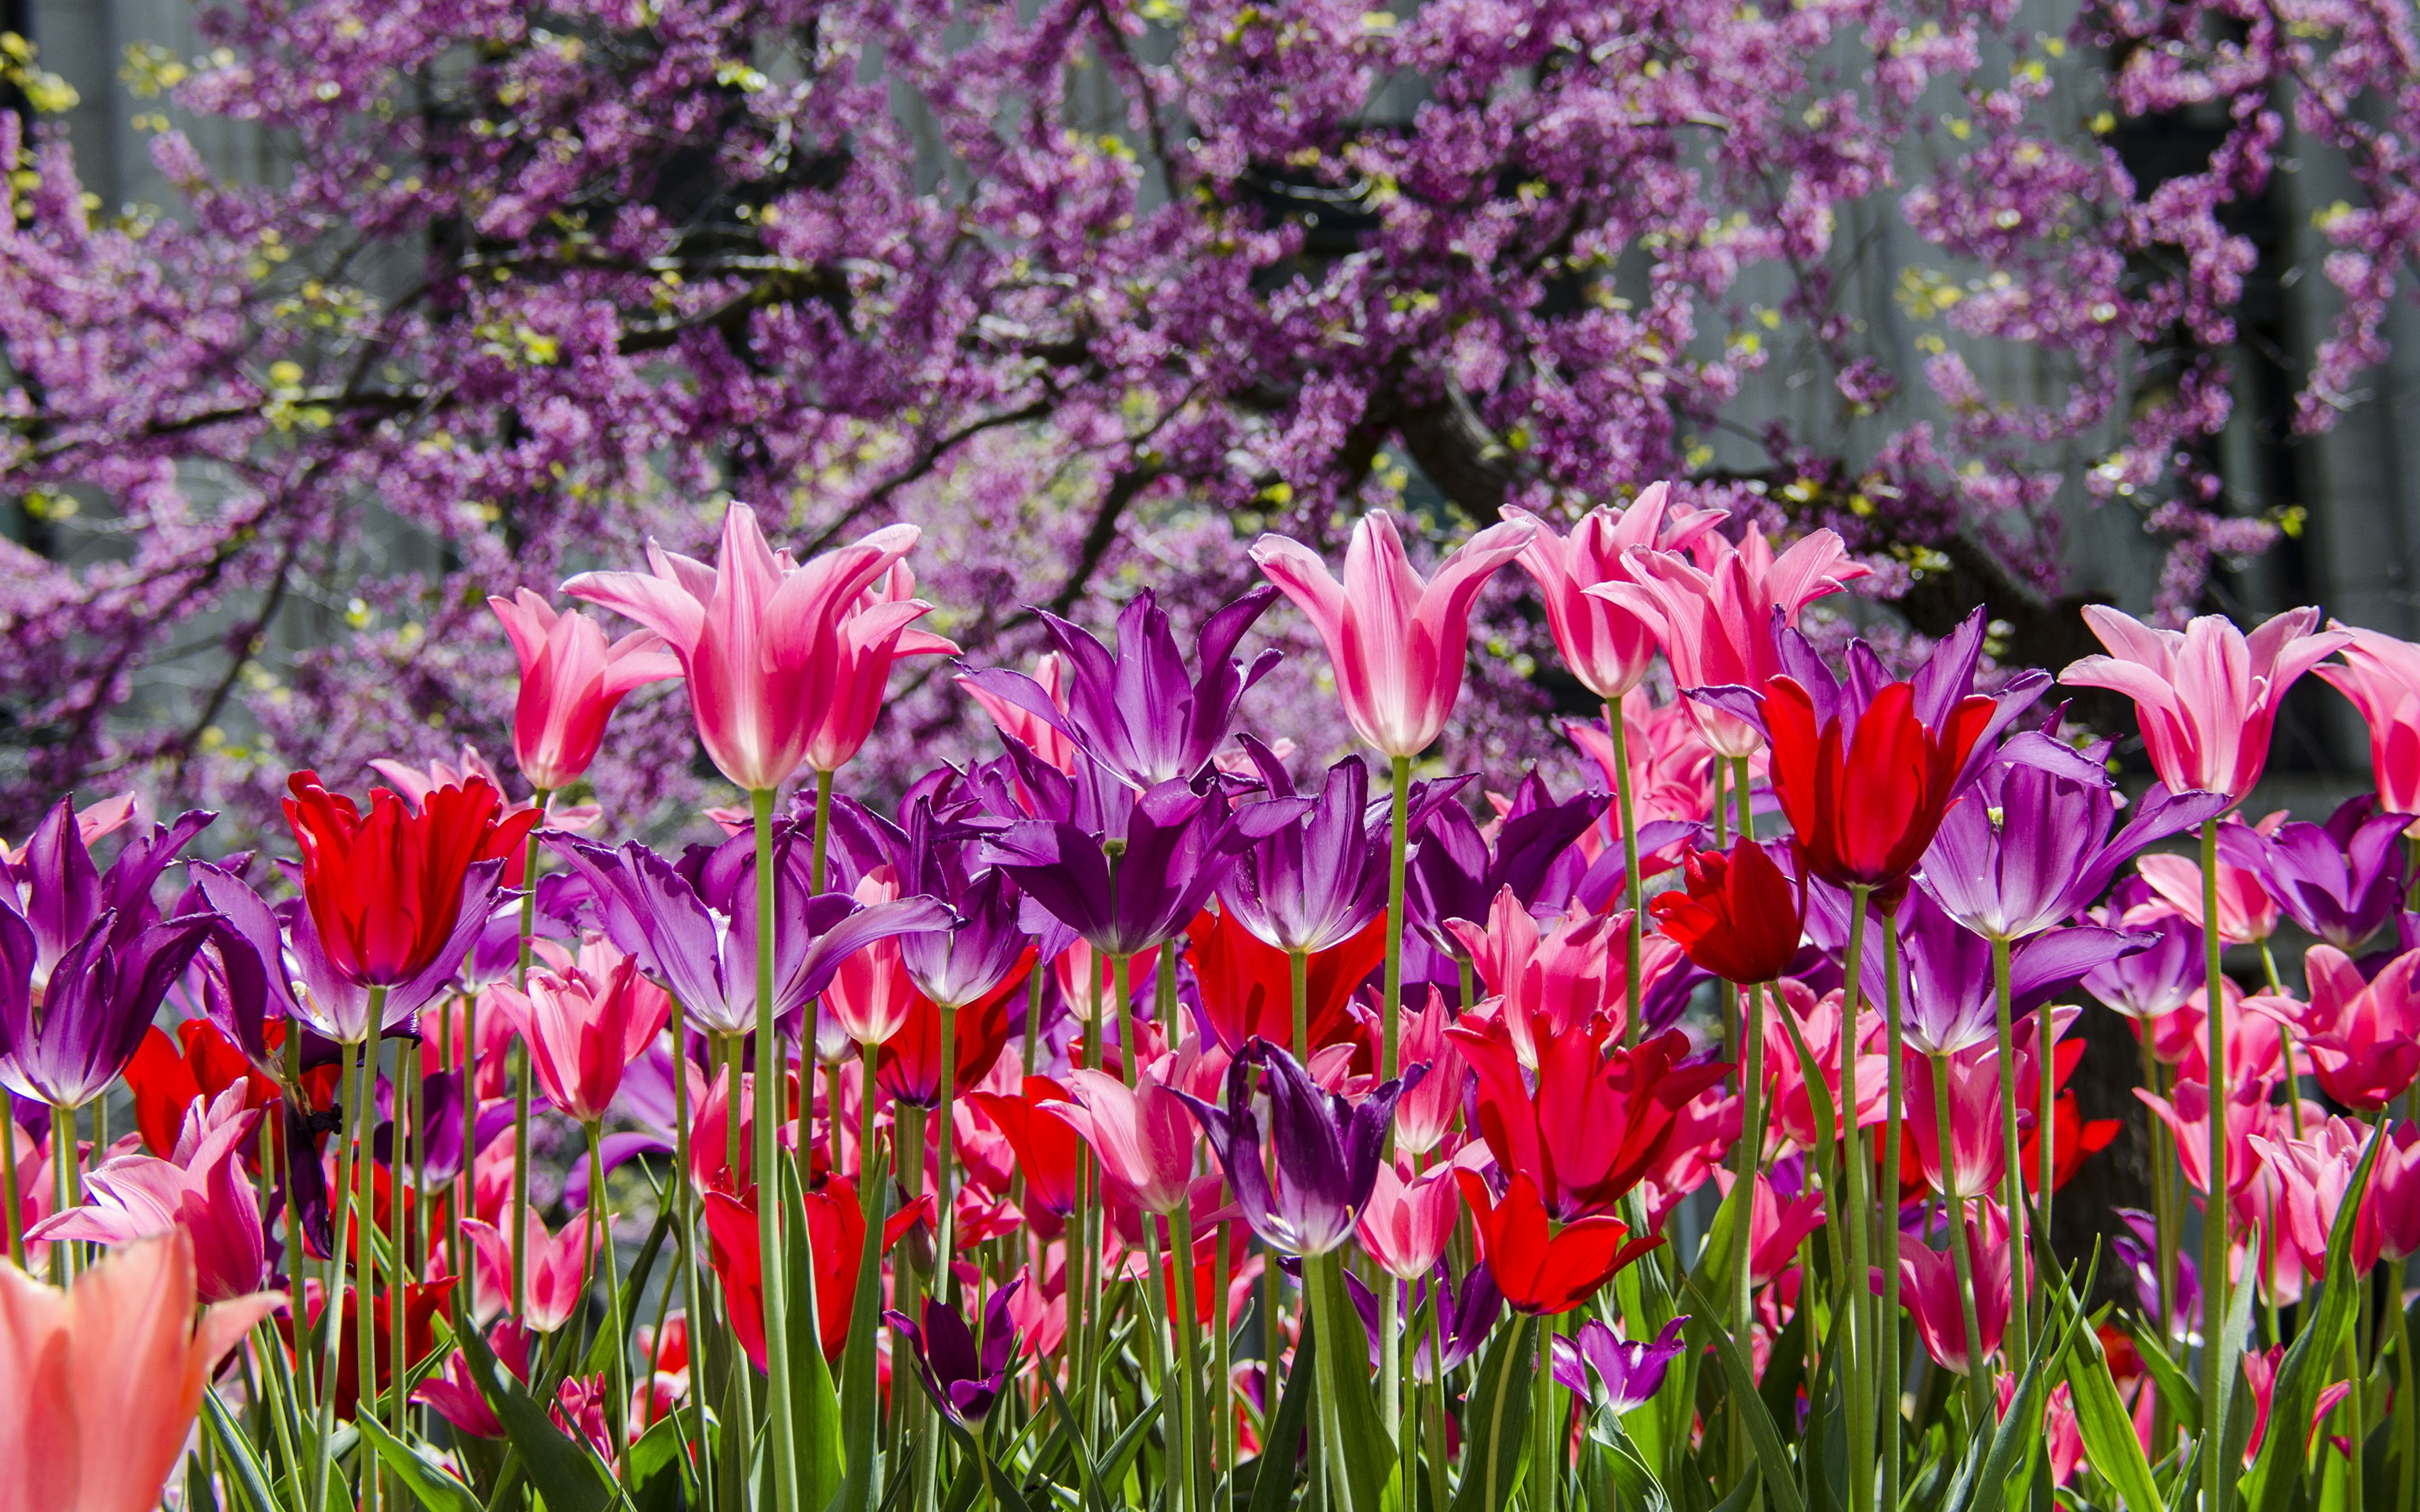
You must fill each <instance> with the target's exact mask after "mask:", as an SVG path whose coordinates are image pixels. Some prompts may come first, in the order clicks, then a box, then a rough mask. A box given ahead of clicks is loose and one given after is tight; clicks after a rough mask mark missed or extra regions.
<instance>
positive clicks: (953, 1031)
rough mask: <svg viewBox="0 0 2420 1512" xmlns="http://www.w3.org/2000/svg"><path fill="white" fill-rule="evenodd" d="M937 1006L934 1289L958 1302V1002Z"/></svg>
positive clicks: (943, 1297) (949, 1301) (944, 1298)
mask: <svg viewBox="0 0 2420 1512" xmlns="http://www.w3.org/2000/svg"><path fill="white" fill-rule="evenodd" d="M935 1007H936V1009H937V1011H939V1015H940V1020H941V1093H940V1103H939V1106H938V1107H937V1108H936V1109H935V1124H936V1127H935V1130H934V1134H933V1139H934V1144H935V1146H936V1149H935V1153H934V1157H933V1159H934V1176H933V1204H934V1206H933V1212H934V1219H933V1254H934V1255H935V1257H936V1258H935V1260H934V1263H933V1271H934V1275H933V1289H934V1292H935V1294H936V1295H938V1296H939V1298H940V1299H941V1302H942V1303H943V1304H945V1305H948V1306H955V1305H956V1304H957V1290H958V1273H957V1269H956V1268H955V1267H954V1266H953V1265H952V1264H951V1263H950V1258H951V1257H952V1256H954V1255H955V1254H956V1253H957V1251H956V1248H955V1243H956V1239H957V1227H958V1226H957V1214H956V1213H955V1212H954V1211H952V1208H953V1206H954V1204H953V1203H952V1200H951V1198H952V1196H953V1194H952V1192H951V1190H950V1179H951V1175H952V1172H951V1169H950V1165H951V1160H950V1157H951V1155H952V1153H953V1147H954V1146H955V1145H956V1144H957V1138H956V1134H957V1124H956V1122H955V1121H954V1120H955V1119H956V1117H957V1113H956V1103H957V1080H958V1062H957V1053H958V1010H957V1006H956V1005H955V1004H952V1003H943V1004H937V1005H935Z"/></svg>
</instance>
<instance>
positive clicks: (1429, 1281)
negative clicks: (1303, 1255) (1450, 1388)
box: [1282, 1260, 1504, 1381]
mask: <svg viewBox="0 0 2420 1512" xmlns="http://www.w3.org/2000/svg"><path fill="white" fill-rule="evenodd" d="M1282 1264H1283V1268H1284V1269H1285V1271H1286V1273H1287V1274H1289V1275H1298V1274H1299V1273H1300V1266H1301V1262H1300V1261H1298V1260H1286V1261H1284V1262H1282ZM1395 1284H1396V1285H1397V1286H1398V1287H1399V1288H1403V1289H1402V1290H1401V1291H1400V1293H1399V1295H1400V1296H1401V1298H1402V1312H1401V1314H1400V1316H1401V1317H1404V1318H1413V1317H1416V1316H1418V1314H1419V1310H1420V1308H1421V1306H1422V1305H1423V1304H1426V1303H1427V1301H1428V1295H1429V1292H1430V1291H1431V1290H1432V1289H1434V1290H1435V1292H1436V1294H1437V1301H1438V1304H1440V1305H1441V1306H1442V1307H1443V1308H1444V1333H1445V1368H1446V1373H1447V1374H1448V1375H1450V1374H1452V1373H1453V1372H1454V1371H1456V1370H1459V1369H1461V1368H1462V1367H1463V1366H1464V1365H1467V1364H1469V1363H1470V1359H1471V1356H1473V1355H1475V1354H1477V1353H1478V1352H1479V1350H1480V1347H1481V1346H1482V1345H1484V1344H1485V1343H1486V1342H1487V1335H1488V1334H1489V1332H1490V1331H1491V1330H1493V1329H1494V1328H1495V1327H1496V1319H1498V1318H1500V1317H1502V1316H1503V1314H1504V1293H1503V1292H1501V1291H1498V1290H1497V1288H1496V1278H1495V1277H1494V1276H1492V1275H1490V1274H1488V1273H1487V1267H1486V1265H1485V1264H1483V1263H1482V1264H1478V1265H1473V1266H1472V1267H1471V1268H1470V1270H1469V1272H1468V1273H1466V1274H1465V1275H1464V1276H1463V1278H1462V1284H1461V1285H1460V1286H1455V1285H1454V1284H1453V1272H1452V1269H1451V1268H1450V1267H1449V1266H1448V1265H1447V1264H1446V1262H1445V1261H1443V1260H1439V1261H1437V1263H1436V1269H1435V1272H1434V1273H1431V1274H1429V1275H1428V1276H1426V1277H1424V1278H1422V1279H1421V1280H1420V1281H1419V1283H1418V1284H1417V1285H1414V1284H1413V1283H1410V1282H1397V1283H1395ZM1344 1289H1345V1292H1346V1294H1347V1295H1349V1296H1350V1297H1351V1298H1352V1299H1353V1310H1354V1311H1356V1312H1357V1313H1359V1314H1360V1315H1361V1328H1362V1332H1363V1333H1364V1334H1366V1335H1368V1336H1369V1339H1370V1368H1371V1369H1373V1370H1375V1369H1377V1368H1378V1321H1379V1320H1378V1294H1377V1293H1376V1292H1374V1291H1372V1290H1371V1289H1370V1288H1369V1286H1368V1285H1367V1284H1366V1283H1365V1282H1363V1281H1362V1279H1361V1278H1360V1277H1359V1276H1357V1275H1355V1274H1354V1273H1352V1272H1350V1271H1347V1272H1345V1273H1344ZM1436 1354H1437V1350H1436V1347H1435V1345H1434V1344H1432V1343H1431V1342H1430V1340H1429V1331H1428V1330H1427V1329H1425V1328H1423V1329H1421V1330H1419V1338H1418V1340H1417V1342H1416V1343H1415V1344H1414V1345H1413V1347H1412V1360H1411V1367H1410V1368H1411V1372H1412V1379H1413V1380H1414V1381H1434V1380H1435V1379H1436V1366H1435V1363H1434V1362H1435V1358H1436Z"/></svg>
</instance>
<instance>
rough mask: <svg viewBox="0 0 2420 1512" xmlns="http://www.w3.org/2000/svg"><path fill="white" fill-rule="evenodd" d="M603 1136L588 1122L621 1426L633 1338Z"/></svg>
mask: <svg viewBox="0 0 2420 1512" xmlns="http://www.w3.org/2000/svg"><path fill="white" fill-rule="evenodd" d="M675 1073H677V1072H675ZM604 1137H605V1130H604V1127H603V1126H602V1125H601V1124H595V1123H592V1124H590V1125H589V1126H588V1211H589V1213H590V1214H591V1216H592V1217H593V1218H594V1220H595V1222H596V1225H597V1228H596V1235H597V1239H596V1242H594V1244H593V1245H592V1247H591V1248H590V1249H589V1251H588V1256H589V1263H590V1264H591V1265H592V1266H593V1265H595V1264H596V1263H597V1260H598V1258H599V1257H602V1259H603V1261H604V1272H605V1305H606V1316H607V1317H608V1318H610V1319H612V1327H613V1386H614V1396H613V1400H612V1401H611V1402H608V1403H607V1404H606V1408H605V1417H606V1421H607V1422H609V1423H611V1424H613V1425H614V1426H615V1427H619V1426H620V1424H621V1422H622V1414H623V1413H624V1412H627V1411H628V1405H629V1401H630V1362H629V1355H628V1345H629V1342H630V1339H629V1334H628V1330H626V1329H625V1328H624V1327H623V1323H622V1283H621V1279H620V1276H619V1275H618V1271H619V1269H620V1268H619V1267H618V1266H617V1265H616V1264H615V1263H614V1258H613V1212H612V1211H611V1210H609V1209H608V1208H607V1207H606V1206H605V1150H604V1147H603V1145H602V1144H601V1143H600V1141H601V1140H603V1138H604ZM616 1442H619V1441H618V1440H617V1441H616Z"/></svg>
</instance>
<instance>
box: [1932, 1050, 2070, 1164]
mask: <svg viewBox="0 0 2420 1512" xmlns="http://www.w3.org/2000/svg"><path fill="white" fill-rule="evenodd" d="M1945 1058H1946V1061H1947V1072H1948V1084H1949V1122H1950V1127H1949V1131H1948V1139H1947V1147H1948V1158H1947V1161H1946V1162H1945V1161H1944V1159H1943V1154H1942V1148H1943V1144H1944V1141H1943V1138H1942V1130H1941V1117H1940V1103H1939V1097H1940V1093H1939V1086H1940V1083H1939V1081H1938V1080H1937V1078H1938V1077H1940V1075H1941V1073H1942V1071H1943V1069H1944V1064H1943V1060H1942V1059H1936V1058H1935V1057H1931V1056H1919V1055H1910V1056H1909V1057H1907V1072H1908V1077H1907V1080H1908V1088H1907V1135H1908V1140H1909V1142H1910V1143H1911V1144H1912V1145H1913V1146H1914V1147H1915V1149H1916V1156H1917V1158H1918V1160H1919V1161H1920V1162H1921V1163H1922V1165H1923V1166H1924V1179H1925V1180H1927V1181H1930V1182H1931V1183H1932V1189H1933V1190H1934V1191H1936V1192H1939V1193H1941V1194H1942V1195H1944V1196H1947V1195H1948V1194H1949V1193H1950V1192H1951V1191H1952V1190H1953V1188H1952V1186H1951V1184H1950V1183H1951V1182H1952V1181H1955V1182H1956V1186H1955V1188H1954V1190H1955V1191H1956V1192H1957V1194H1958V1195H1959V1196H1978V1195H1980V1194H1982V1193H1987V1192H1997V1191H1998V1190H1999V1189H2000V1182H2001V1180H2002V1179H2003V1178H2004V1177H2005V1176H2006V1175H2007V1172H2008V1165H2007V1156H2006V1151H2005V1150H2004V1149H2003V1147H2002V1140H2001V1128H2000V1052H1999V1050H1998V1049H1997V1048H1996V1047H1995V1046H1993V1045H1991V1044H1979V1045H1975V1046H1973V1047H1971V1048H1969V1049H1966V1050H1962V1051H1960V1052H1958V1053H1957V1054H1955V1055H1952V1056H1948V1057H1945ZM2018 1062H2019V1064H2018V1070H2017V1083H2016V1085H2018V1086H2019V1087H2030V1086H2032V1085H2034V1084H2033V1083H2032V1082H2030V1081H2028V1080H2026V1078H2027V1077H2036V1078H2039V1076H2040V1070H2039V1066H2038V1063H2037V1062H2035V1060H2034V1059H2033V1057H2031V1056H2027V1055H2022V1054H2021V1055H2020V1056H2019V1057H2018Z"/></svg>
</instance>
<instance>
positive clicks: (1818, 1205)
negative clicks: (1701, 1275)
mask: <svg viewBox="0 0 2420 1512" xmlns="http://www.w3.org/2000/svg"><path fill="white" fill-rule="evenodd" d="M1754 1180H1755V1182H1756V1184H1755V1186H1754V1187H1753V1188H1752V1189H1751V1190H1750V1191H1749V1193H1748V1204H1747V1254H1748V1262H1747V1263H1748V1280H1749V1282H1750V1283H1751V1284H1753V1285H1755V1286H1760V1287H1761V1286H1763V1285H1765V1284H1766V1283H1767V1282H1769V1281H1771V1280H1773V1279H1774V1278H1775V1277H1776V1276H1777V1275H1779V1274H1781V1273H1782V1272H1784V1271H1787V1270H1789V1269H1790V1267H1791V1266H1792V1264H1793V1263H1794V1262H1795V1261H1796V1260H1797V1258H1798V1246H1799V1245H1800V1244H1801V1243H1802V1242H1805V1241H1806V1238H1807V1235H1809V1234H1811V1233H1813V1232H1814V1231H1815V1230H1816V1229H1818V1228H1821V1227H1823V1193H1821V1192H1813V1191H1807V1192H1801V1193H1799V1194H1798V1196H1794V1197H1785V1196H1782V1195H1781V1194H1780V1193H1779V1192H1778V1191H1777V1190H1776V1189H1775V1187H1774V1184H1773V1178H1771V1177H1769V1176H1767V1175H1765V1174H1764V1172H1762V1171H1759V1172H1757V1173H1756V1176H1755V1178H1754Z"/></svg>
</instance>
